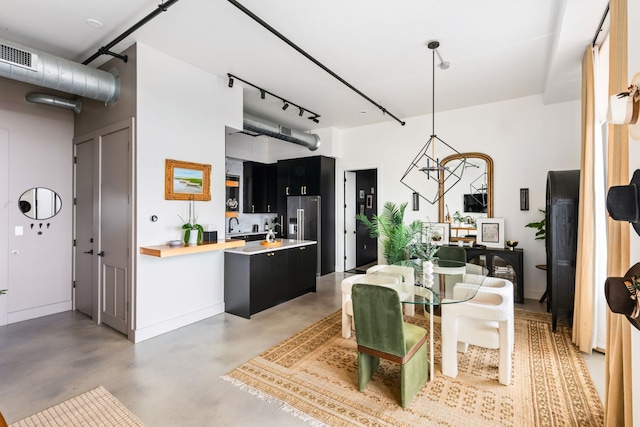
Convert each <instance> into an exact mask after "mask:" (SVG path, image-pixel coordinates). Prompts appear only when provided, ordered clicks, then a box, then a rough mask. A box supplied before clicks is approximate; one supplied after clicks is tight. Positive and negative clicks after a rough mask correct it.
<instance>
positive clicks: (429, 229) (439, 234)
mask: <svg viewBox="0 0 640 427" xmlns="http://www.w3.org/2000/svg"><path fill="white" fill-rule="evenodd" d="M450 237H451V224H450V223H448V222H423V223H422V243H427V242H428V241H431V244H432V245H437V246H442V245H448V244H449V240H450Z"/></svg>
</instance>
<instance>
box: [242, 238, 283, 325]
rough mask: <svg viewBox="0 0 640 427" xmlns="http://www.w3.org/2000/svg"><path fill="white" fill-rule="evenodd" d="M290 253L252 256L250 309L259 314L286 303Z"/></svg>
mask: <svg viewBox="0 0 640 427" xmlns="http://www.w3.org/2000/svg"><path fill="white" fill-rule="evenodd" d="M287 252H288V251H272V252H267V253H263V254H258V255H252V256H250V258H251V261H250V274H251V285H250V295H249V301H250V307H251V313H252V314H253V313H257V312H259V311H262V310H265V309H267V308H269V307H273V306H274V305H278V304H280V303H282V302H284V301H286V297H287V287H286V286H283V285H285V284H286V282H287V266H288V264H289V258H288V255H289V254H288V253H287Z"/></svg>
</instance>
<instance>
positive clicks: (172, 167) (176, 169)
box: [164, 159, 211, 200]
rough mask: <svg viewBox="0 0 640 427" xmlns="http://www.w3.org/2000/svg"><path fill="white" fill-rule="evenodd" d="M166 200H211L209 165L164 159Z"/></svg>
mask: <svg viewBox="0 0 640 427" xmlns="http://www.w3.org/2000/svg"><path fill="white" fill-rule="evenodd" d="M164 175H165V177H164V198H165V199H166V200H211V165H205V164H201V163H192V162H183V161H180V160H171V159H166V160H165V173H164Z"/></svg>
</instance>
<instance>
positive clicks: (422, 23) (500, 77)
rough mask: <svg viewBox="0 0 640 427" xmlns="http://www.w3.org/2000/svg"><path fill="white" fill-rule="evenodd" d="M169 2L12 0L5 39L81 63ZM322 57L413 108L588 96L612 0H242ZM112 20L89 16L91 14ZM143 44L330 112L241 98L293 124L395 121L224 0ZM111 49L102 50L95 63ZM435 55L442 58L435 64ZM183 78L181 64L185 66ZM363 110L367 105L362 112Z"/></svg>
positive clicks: (196, 2) (165, 24) (177, 12)
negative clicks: (316, 118)
mask: <svg viewBox="0 0 640 427" xmlns="http://www.w3.org/2000/svg"><path fill="white" fill-rule="evenodd" d="M159 1H160V0H108V1H106V0H104V1H98V0H91V1H87V0H48V1H42V0H3V2H2V3H3V4H2V14H0V37H2V38H4V39H7V40H9V41H14V42H17V43H21V44H23V45H25V46H27V47H32V48H36V49H40V50H43V51H45V52H48V53H51V54H53V55H57V56H61V57H64V58H67V59H71V60H74V61H77V62H83V61H84V60H85V59H87V58H88V57H90V56H91V55H92V54H93V53H95V52H96V51H97V50H98V48H99V47H101V46H104V45H106V44H107V43H109V42H111V41H112V40H114V39H115V38H116V37H117V36H119V35H120V34H122V33H123V32H124V31H125V30H127V29H128V28H129V27H130V26H132V25H133V24H134V23H136V22H137V21H139V20H140V19H142V18H143V17H145V16H146V15H148V14H149V13H151V12H152V11H153V10H155V9H157V7H158V2H159ZM239 2H240V3H241V4H242V5H243V6H244V7H246V8H247V9H249V10H251V11H252V12H253V13H254V14H256V15H257V16H259V17H260V18H261V19H262V20H264V21H265V22H267V23H268V24H269V25H271V26H272V27H273V28H275V29H276V30H278V31H279V32H280V33H282V34H283V35H284V36H285V37H287V38H288V39H290V40H291V41H292V42H294V43H295V44H297V45H298V46H299V47H300V48H302V49H303V50H305V51H306V52H307V53H309V54H310V55H311V56H313V57H315V58H316V59H317V60H318V61H319V62H320V63H322V64H324V65H325V66H326V67H328V68H329V69H331V70H332V71H333V72H334V73H336V74H337V75H339V76H340V77H341V78H343V79H344V80H346V81H347V82H348V83H350V84H351V85H352V86H354V87H355V88H357V89H358V90H359V91H361V92H363V93H364V94H365V95H367V96H368V97H369V98H371V99H372V100H374V101H375V102H377V103H379V104H381V105H382V106H383V107H384V108H386V109H387V111H389V112H390V113H391V114H393V115H395V116H397V117H398V118H400V119H402V120H405V119H407V118H409V117H413V116H417V115H421V114H425V113H430V112H431V103H432V100H431V92H432V91H431V86H432V71H431V70H432V51H431V50H429V49H428V48H427V47H426V44H427V42H428V41H430V40H434V39H437V40H439V41H440V44H441V45H440V49H439V53H440V54H441V55H442V57H443V59H444V60H445V61H448V62H450V65H451V66H450V68H449V69H447V70H441V69H440V68H438V67H436V75H435V87H436V90H435V93H436V98H435V106H436V111H443V110H450V109H456V108H464V107H468V106H473V105H478V104H484V103H490V102H496V101H501V100H506V99H512V98H517V97H522V96H529V95H534V94H544V100H545V102H546V103H554V102H564V101H569V100H576V99H579V98H580V77H581V71H580V63H581V59H582V56H583V54H584V51H585V48H586V46H587V45H588V44H589V43H591V40H592V39H593V36H594V34H595V31H596V28H597V26H598V24H599V22H600V19H601V17H602V14H603V12H604V10H605V7H606V4H607V2H606V0H535V1H534V0H484V1H476V0H448V1H442V0H396V1H388V0H348V1H347V0H322V1H317V0H314V1H312V0H277V1H275V0H271V1H265V0H239ZM89 18H91V19H96V20H98V21H100V22H101V23H102V24H103V26H102V27H101V28H93V27H91V26H90V25H88V24H87V22H86V20H87V19H89ZM136 41H137V42H140V43H144V44H145V45H147V46H150V47H152V48H154V49H157V50H160V51H163V52H166V53H167V54H169V55H171V56H174V57H176V58H179V59H181V60H183V61H185V62H188V63H190V64H193V65H194V66H197V67H199V68H202V69H204V70H207V71H210V72H211V73H213V74H216V75H218V76H221V77H225V78H226V74H227V73H231V74H234V75H236V76H238V77H240V78H242V79H244V80H246V81H249V82H251V83H253V84H254V85H256V86H259V87H261V88H264V89H266V90H267V91H269V92H272V93H275V94H277V95H278V96H280V97H282V98H285V99H288V100H290V101H292V102H293V103H295V104H297V105H300V106H302V107H304V108H306V109H308V110H311V111H314V112H316V113H318V114H320V115H321V118H320V123H319V124H316V123H313V122H312V121H311V120H308V119H307V118H306V117H307V116H308V115H307V114H305V116H304V118H301V117H299V116H298V110H297V109H294V108H289V109H288V110H287V111H282V109H281V106H282V102H281V101H279V100H278V99H276V98H272V97H269V96H268V95H267V98H266V99H264V100H261V99H260V94H259V92H258V91H257V90H256V89H253V88H251V87H249V86H245V90H244V92H245V110H246V111H248V112H251V113H253V114H256V115H259V116H262V117H265V118H268V119H271V120H274V121H277V122H279V123H281V124H283V125H286V126H289V127H291V128H294V129H300V130H304V131H307V130H312V129H318V128H325V127H337V128H348V127H354V126H362V125H366V124H371V123H376V122H381V121H393V119H392V118H391V117H389V116H388V115H387V116H385V115H383V114H382V112H381V111H380V110H378V108H377V107H376V106H375V105H373V104H371V103H369V102H368V101H367V100H365V99H364V98H362V97H361V96H359V95H358V94H356V93H355V92H353V91H352V90H351V89H349V88H347V87H346V86H345V85H344V84H342V83H341V82H339V81H338V80H336V79H335V78H334V77H332V76H331V75H329V74H328V73H327V72H325V71H324V70H322V69H321V68H320V67H318V66H317V65H316V64H314V63H312V62H311V61H310V60H309V59H307V58H305V57H304V56H303V55H301V54H300V53H298V52H297V51H295V50H294V49H293V48H291V47H290V46H288V45H286V44H285V43H284V42H283V41H281V40H280V39H278V38H277V37H276V36H274V35H273V34H271V33H270V32H268V31H267V30H266V29H264V28H263V27H262V26H260V25H259V24H258V23H257V22H255V21H254V20H252V19H251V18H250V17H249V16H247V15H246V14H244V13H243V12H241V11H240V10H239V9H238V8H237V7H236V6H234V5H233V4H232V3H230V2H229V1H225V0H180V1H178V2H177V3H175V4H174V5H173V6H171V7H170V8H169V9H168V10H167V11H166V12H164V13H161V14H160V15H159V16H157V17H156V18H155V19H153V20H152V21H150V22H149V23H147V24H146V25H145V26H144V27H142V28H141V29H139V30H138V31H136V32H134V33H133V34H132V35H131V36H129V37H128V38H126V39H125V40H124V41H122V42H121V43H119V44H118V45H116V46H115V47H114V48H112V51H114V52H116V53H119V52H121V51H122V50H124V49H125V48H127V47H128V46H130V45H131V44H132V43H134V42H136ZM107 59H109V57H106V56H102V57H101V58H100V59H99V60H96V61H94V62H92V63H91V64H90V65H91V66H98V65H100V64H101V63H103V62H105V61H106V60H107ZM438 62H439V61H438V59H437V57H436V64H437V63H438ZM175 78H176V79H179V78H180V76H175ZM365 111H366V113H363V112H365Z"/></svg>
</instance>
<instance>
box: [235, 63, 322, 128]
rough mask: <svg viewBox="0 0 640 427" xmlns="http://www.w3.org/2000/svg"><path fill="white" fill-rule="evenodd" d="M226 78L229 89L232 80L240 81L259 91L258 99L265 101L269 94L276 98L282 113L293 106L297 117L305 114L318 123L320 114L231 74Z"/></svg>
mask: <svg viewBox="0 0 640 427" xmlns="http://www.w3.org/2000/svg"><path fill="white" fill-rule="evenodd" d="M227 77H229V87H233V82H234V80H238V81H240V82H242V83H244V84H246V85H248V86H251V87H252V88H254V89H257V90H259V91H260V99H265V98H266V96H267V94H269V95H270V96H272V97H274V98H277V99H279V100H280V101H282V103H283V104H282V110H283V111H285V110H286V109H287V108H289V105H293V106H294V107H295V108H297V109H298V116H299V117H303V116H304V113H305V112H307V113H309V115H310V116H309V117H308V118H309V120H311V121H313V122H314V123H320V121H319V120H318V119H319V118H320V114H316V113H314V112H313V111H311V110H308V109H306V108H304V107H301V106H299V105H297V104H295V103H293V102H291V101H288V100H286V99H284V98H282V97H281V96H278V95H276V94H275V93H272V92H269V91H268V90H266V89H262V88H261V87H258V86H256V85H254V84H252V83H249V82H248V81H246V80H243V79H241V78H240V77H238V76H234V75H233V74H229V73H227Z"/></svg>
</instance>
